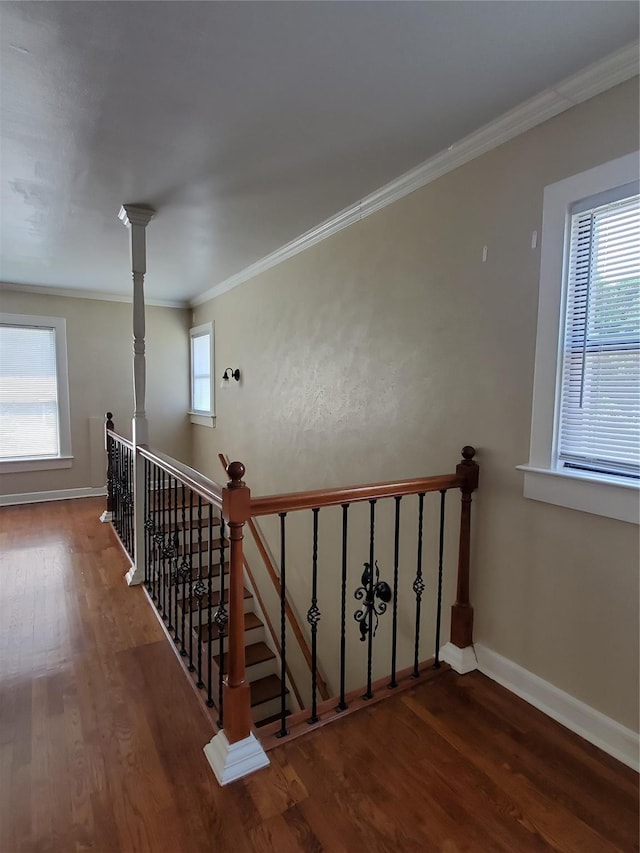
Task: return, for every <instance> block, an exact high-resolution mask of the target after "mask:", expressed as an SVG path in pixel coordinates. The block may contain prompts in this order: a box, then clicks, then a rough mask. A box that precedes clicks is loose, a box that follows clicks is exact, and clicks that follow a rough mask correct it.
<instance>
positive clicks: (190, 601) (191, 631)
mask: <svg viewBox="0 0 640 853" xmlns="http://www.w3.org/2000/svg"><path fill="white" fill-rule="evenodd" d="M192 531H193V492H192V491H191V489H189V563H190V569H191V570H190V571H189V672H194V671H195V666H194V665H193V559H192V555H193V551H192V550H191V548H192V543H191V537H192V535H193V533H192ZM199 624H200V611H198V625H199Z"/></svg>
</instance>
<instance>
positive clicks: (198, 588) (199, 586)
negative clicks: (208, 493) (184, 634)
mask: <svg viewBox="0 0 640 853" xmlns="http://www.w3.org/2000/svg"><path fill="white" fill-rule="evenodd" d="M206 591H207V589H206V587H205V585H204V582H203V580H202V498H201V497H200V495H198V580H197V581H196V584H195V587H194V592H195V596H196V598H197V599H198V624H199V625H201V624H202V598H203V596H204V594H205V592H206ZM198 633H199V632H198ZM197 653H198V680H197V681H196V687H198V688H199V689H200V690H202V688H203V687H204V681H203V680H202V643H198V648H197Z"/></svg>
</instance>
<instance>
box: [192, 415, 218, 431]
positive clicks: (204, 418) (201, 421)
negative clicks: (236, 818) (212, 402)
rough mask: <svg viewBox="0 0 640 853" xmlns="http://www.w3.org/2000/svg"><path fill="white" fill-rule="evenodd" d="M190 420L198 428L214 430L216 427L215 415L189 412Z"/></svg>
mask: <svg viewBox="0 0 640 853" xmlns="http://www.w3.org/2000/svg"><path fill="white" fill-rule="evenodd" d="M189 420H190V421H191V423H192V424H195V425H196V426H204V427H211V428H212V429H213V427H215V425H216V417H215V415H199V414H198V413H197V412H189Z"/></svg>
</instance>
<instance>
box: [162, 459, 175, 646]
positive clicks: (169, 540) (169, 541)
mask: <svg viewBox="0 0 640 853" xmlns="http://www.w3.org/2000/svg"><path fill="white" fill-rule="evenodd" d="M172 498H173V482H172V479H171V475H169V476H168V478H167V536H166V540H165V546H164V553H165V558H166V559H167V560H168V561H169V565H168V571H167V573H166V596H167V630H169V631H171V630H172V629H173V623H172V616H173V606H172V605H173V598H172V596H173V564H174V556H173V500H172Z"/></svg>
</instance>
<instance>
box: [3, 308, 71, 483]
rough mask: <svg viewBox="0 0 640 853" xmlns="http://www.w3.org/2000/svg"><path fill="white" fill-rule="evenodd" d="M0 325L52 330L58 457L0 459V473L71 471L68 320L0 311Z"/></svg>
mask: <svg viewBox="0 0 640 853" xmlns="http://www.w3.org/2000/svg"><path fill="white" fill-rule="evenodd" d="M0 325H7V326H24V327H26V328H34V327H35V328H44V329H54V330H55V340H56V382H57V386H58V435H59V452H58V455H57V456H41V457H33V456H29V457H25V458H16V459H6V460H5V459H3V460H0V472H2V473H3V474H18V473H22V472H25V471H47V470H51V469H55V468H71V466H72V464H73V454H72V452H71V411H70V404H69V363H68V359H67V321H66V319H65V318H64V317H46V316H42V315H38V314H8V313H4V312H0Z"/></svg>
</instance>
